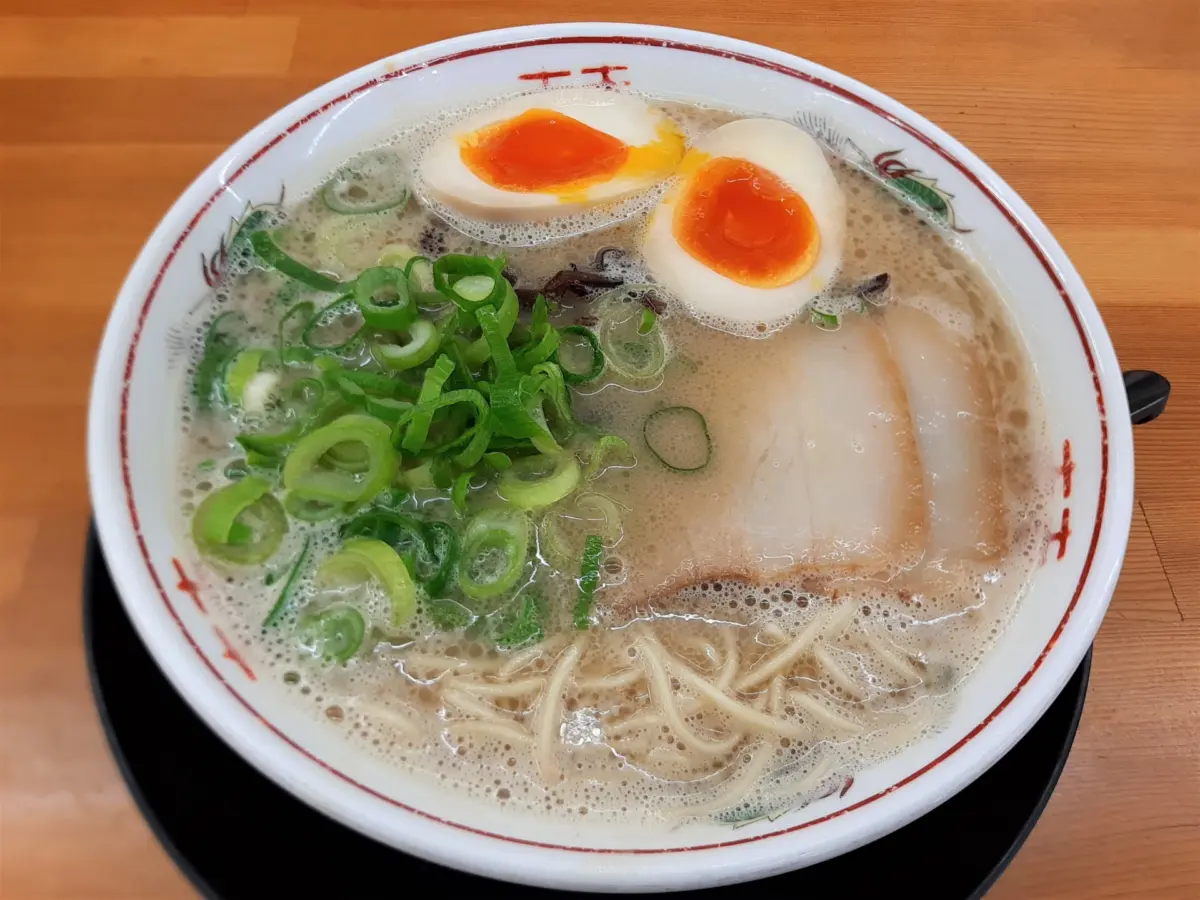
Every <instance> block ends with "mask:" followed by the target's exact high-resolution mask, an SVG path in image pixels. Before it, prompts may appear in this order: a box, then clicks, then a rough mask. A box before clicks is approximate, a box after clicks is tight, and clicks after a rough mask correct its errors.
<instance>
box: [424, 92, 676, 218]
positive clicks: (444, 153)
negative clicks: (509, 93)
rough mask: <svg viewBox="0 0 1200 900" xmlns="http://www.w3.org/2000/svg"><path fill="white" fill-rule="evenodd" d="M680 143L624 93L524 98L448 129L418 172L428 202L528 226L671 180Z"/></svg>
mask: <svg viewBox="0 0 1200 900" xmlns="http://www.w3.org/2000/svg"><path fill="white" fill-rule="evenodd" d="M683 154H684V139H683V135H682V134H681V133H680V131H679V130H678V128H676V126H675V124H674V122H672V121H671V120H670V119H669V118H668V117H667V116H666V115H664V114H663V113H661V112H659V111H657V110H654V109H652V108H651V107H650V106H649V105H648V104H646V103H645V102H643V101H642V100H639V99H638V98H636V97H631V96H629V95H628V94H621V93H618V92H616V91H606V90H597V89H591V90H587V89H584V90H551V91H541V92H539V93H535V94H526V95H524V96H521V97H516V98H514V99H512V100H509V101H507V102H504V103H501V104H500V105H498V106H494V107H492V108H490V109H487V110H484V111H483V112H480V113H477V114H475V115H473V116H470V117H468V118H467V119H465V120H463V121H461V122H458V123H455V125H454V126H452V127H451V129H450V130H449V132H448V133H446V134H445V135H443V136H442V137H441V138H440V139H438V140H437V141H435V142H434V144H433V145H432V146H431V147H430V148H429V151H428V152H427V153H426V154H425V156H424V159H423V160H422V162H421V165H420V174H421V177H422V178H423V180H424V182H425V185H426V187H427V189H428V191H429V193H430V194H431V195H432V196H433V197H434V199H436V200H439V201H441V202H442V203H445V204H446V205H448V206H450V207H452V208H454V209H456V210H458V211H459V212H461V213H464V214H466V215H469V216H472V217H475V218H479V219H484V220H488V221H531V220H537V219H544V218H548V217H554V216H561V215H567V214H570V213H575V212H578V211H579V210H580V209H581V208H586V207H590V206H595V205H597V204H601V203H611V202H613V201H616V200H619V199H621V198H623V197H627V196H629V195H630V194H633V193H636V192H638V191H641V190H644V189H646V188H648V187H650V186H651V185H653V184H656V183H658V182H660V181H662V180H663V179H664V178H666V177H668V176H669V175H671V174H673V172H674V171H675V168H676V167H677V166H678V164H679V161H680V160H681V159H682V158H683Z"/></svg>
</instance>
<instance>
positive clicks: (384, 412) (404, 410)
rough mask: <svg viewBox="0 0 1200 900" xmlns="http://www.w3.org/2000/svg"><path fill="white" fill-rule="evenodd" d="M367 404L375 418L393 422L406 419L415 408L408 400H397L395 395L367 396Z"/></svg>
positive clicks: (368, 410)
mask: <svg viewBox="0 0 1200 900" xmlns="http://www.w3.org/2000/svg"><path fill="white" fill-rule="evenodd" d="M365 406H366V410H367V412H369V413H370V414H371V415H373V416H374V417H375V418H377V419H383V421H385V422H391V423H393V424H401V423H403V422H404V421H406V420H407V419H408V417H409V415H410V414H411V413H412V411H413V409H414V407H413V405H412V404H411V403H409V402H408V401H407V400H396V399H395V398H393V397H371V396H367V398H366V403H365Z"/></svg>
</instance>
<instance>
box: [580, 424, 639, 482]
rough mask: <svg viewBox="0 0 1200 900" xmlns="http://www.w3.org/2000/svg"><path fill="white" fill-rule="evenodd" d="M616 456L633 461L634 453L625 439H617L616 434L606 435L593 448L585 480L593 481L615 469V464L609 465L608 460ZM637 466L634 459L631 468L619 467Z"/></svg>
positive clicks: (584, 469)
mask: <svg viewBox="0 0 1200 900" xmlns="http://www.w3.org/2000/svg"><path fill="white" fill-rule="evenodd" d="M614 456H616V457H618V458H620V457H626V458H629V459H633V451H632V450H631V449H630V447H629V442H628V441H626V440H625V439H624V438H622V437H617V436H616V435H615V434H606V435H604V436H603V437H601V438H600V440H598V441H596V443H595V445H594V446H593V447H592V452H591V455H590V456H589V457H588V461H587V463H586V464H585V465H584V467H583V480H584V481H591V480H592V479H594V478H599V477H600V476H601V475H603V474H604V473H605V472H606V471H608V469H610V468H613V464H608V460H609V459H610V458H612V457H614ZM636 464H637V460H636V459H633V462H632V463H631V465H630V466H619V467H620V468H632V466H633V465H636Z"/></svg>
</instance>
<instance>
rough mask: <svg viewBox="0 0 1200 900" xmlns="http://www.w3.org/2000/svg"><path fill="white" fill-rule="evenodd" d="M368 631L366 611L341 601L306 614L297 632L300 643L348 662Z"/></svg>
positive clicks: (327, 657) (333, 659)
mask: <svg viewBox="0 0 1200 900" xmlns="http://www.w3.org/2000/svg"><path fill="white" fill-rule="evenodd" d="M366 632H367V625H366V622H364V621H363V617H362V613H360V612H359V611H358V610H357V609H355V608H354V607H353V606H346V605H344V604H339V605H337V606H330V607H328V608H327V609H323V610H321V611H320V612H318V613H311V614H309V615H307V616H304V617H303V618H302V619H301V620H300V622H299V623H298V626H297V629H296V636H297V638H298V640H299V642H300V646H301V647H303V648H305V649H306V650H308V652H309V653H311V654H312V655H313V656H316V657H319V658H321V659H323V660H325V661H326V662H339V663H344V662H345V661H346V660H348V659H349V658H350V657H352V656H353V655H354V654H355V653H357V652H358V648H359V647H361V646H362V642H363V636H364V635H365V634H366Z"/></svg>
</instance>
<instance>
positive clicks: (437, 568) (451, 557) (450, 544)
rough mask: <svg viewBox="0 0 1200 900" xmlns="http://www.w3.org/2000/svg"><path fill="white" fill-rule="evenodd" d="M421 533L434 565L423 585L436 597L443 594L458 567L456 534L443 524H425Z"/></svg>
mask: <svg viewBox="0 0 1200 900" xmlns="http://www.w3.org/2000/svg"><path fill="white" fill-rule="evenodd" d="M422 531H423V532H424V534H425V547H426V549H427V550H428V553H429V557H430V559H431V560H432V562H433V564H434V568H433V569H432V571H430V572H429V573H428V577H426V578H425V579H424V582H423V583H424V586H425V590H426V591H428V592H429V594H430V596H433V597H438V596H441V594H442V593H444V592H445V590H446V588H447V587H448V586H449V584H450V579H451V578H452V577H454V571H455V569H456V568H457V567H458V555H459V542H458V533H457V532H456V531H455V530H454V529H453V528H451V527H450V526H449V525H447V524H446V523H445V522H426V523H424V525H423V526H422Z"/></svg>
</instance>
